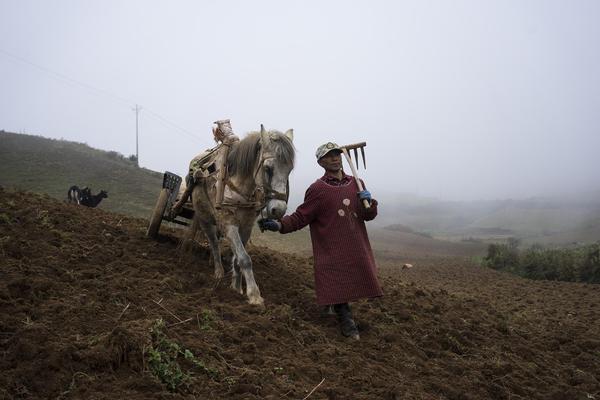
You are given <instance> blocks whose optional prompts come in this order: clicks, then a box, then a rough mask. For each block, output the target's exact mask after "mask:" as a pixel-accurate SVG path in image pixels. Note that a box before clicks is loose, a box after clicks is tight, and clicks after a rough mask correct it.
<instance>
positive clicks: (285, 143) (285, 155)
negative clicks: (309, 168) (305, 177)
mask: <svg viewBox="0 0 600 400" xmlns="http://www.w3.org/2000/svg"><path fill="white" fill-rule="evenodd" d="M293 138H294V130H293V129H288V130H287V131H286V132H285V133H281V132H279V131H276V130H269V131H267V130H266V129H265V128H264V126H262V125H261V126H260V148H261V156H260V170H259V171H257V176H256V178H257V179H256V181H257V182H256V183H257V185H258V186H259V187H262V188H263V189H264V195H265V211H266V212H267V217H268V218H281V217H283V216H284V215H285V211H286V210H287V201H288V197H289V183H288V178H289V175H290V172H292V169H293V168H294V156H295V151H294V145H293V143H292V140H293Z"/></svg>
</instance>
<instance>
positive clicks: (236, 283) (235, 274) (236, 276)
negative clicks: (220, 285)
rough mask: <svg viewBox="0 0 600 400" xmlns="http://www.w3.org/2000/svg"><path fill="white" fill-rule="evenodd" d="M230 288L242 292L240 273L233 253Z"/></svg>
mask: <svg viewBox="0 0 600 400" xmlns="http://www.w3.org/2000/svg"><path fill="white" fill-rule="evenodd" d="M231 288H232V289H233V290H235V291H236V292H239V293H240V294H244V290H243V289H242V274H241V273H240V267H239V266H238V264H237V259H236V258H235V254H234V255H233V256H232V257H231Z"/></svg>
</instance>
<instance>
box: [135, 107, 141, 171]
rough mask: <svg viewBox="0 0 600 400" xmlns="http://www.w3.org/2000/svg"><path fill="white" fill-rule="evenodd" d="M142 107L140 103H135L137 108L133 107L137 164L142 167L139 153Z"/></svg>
mask: <svg viewBox="0 0 600 400" xmlns="http://www.w3.org/2000/svg"><path fill="white" fill-rule="evenodd" d="M141 109H142V108H141V107H140V106H139V105H137V104H136V105H135V108H133V111H135V164H136V165H137V167H138V168H139V167H140V154H139V146H138V143H139V139H138V137H139V115H140V111H141Z"/></svg>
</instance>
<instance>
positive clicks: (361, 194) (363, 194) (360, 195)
mask: <svg viewBox="0 0 600 400" xmlns="http://www.w3.org/2000/svg"><path fill="white" fill-rule="evenodd" d="M358 198H359V199H360V201H363V200H366V201H368V202H369V204H371V192H369V191H368V190H363V191H361V192H358Z"/></svg>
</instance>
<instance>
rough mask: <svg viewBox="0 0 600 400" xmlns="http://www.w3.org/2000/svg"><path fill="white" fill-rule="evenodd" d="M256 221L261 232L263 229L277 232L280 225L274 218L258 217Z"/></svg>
mask: <svg viewBox="0 0 600 400" xmlns="http://www.w3.org/2000/svg"><path fill="white" fill-rule="evenodd" d="M257 223H258V227H259V228H260V231H261V232H264V231H273V232H278V231H279V229H281V225H280V224H279V222H277V221H275V220H274V219H268V218H265V219H259V220H258V221H257Z"/></svg>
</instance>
